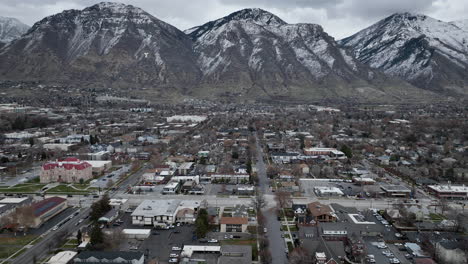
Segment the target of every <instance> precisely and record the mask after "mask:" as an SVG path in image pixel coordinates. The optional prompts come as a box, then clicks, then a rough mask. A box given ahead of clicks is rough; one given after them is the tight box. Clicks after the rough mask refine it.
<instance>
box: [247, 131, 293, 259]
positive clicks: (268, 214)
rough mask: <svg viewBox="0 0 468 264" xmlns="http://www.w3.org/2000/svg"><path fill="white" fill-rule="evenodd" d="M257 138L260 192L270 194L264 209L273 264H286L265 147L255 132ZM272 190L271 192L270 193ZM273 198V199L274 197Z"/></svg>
mask: <svg viewBox="0 0 468 264" xmlns="http://www.w3.org/2000/svg"><path fill="white" fill-rule="evenodd" d="M255 139H256V144H257V163H256V167H257V175H258V185H259V188H258V189H259V190H258V191H259V192H261V193H263V194H268V197H269V199H266V200H267V203H268V204H267V206H266V207H265V208H264V209H263V215H264V216H265V219H266V224H265V225H266V227H267V237H268V242H269V243H268V247H269V250H270V253H271V257H272V262H271V263H272V264H284V263H288V260H287V257H286V251H285V248H286V247H285V243H284V239H283V238H281V230H280V227H281V223H280V222H279V221H278V219H277V216H276V212H275V211H276V202H275V200H274V198H273V195H271V192H270V180H269V179H268V177H267V175H266V166H265V162H264V161H263V149H262V147H261V146H260V142H259V140H258V136H257V134H256V133H255ZM268 192H270V193H268ZM272 198H273V199H272Z"/></svg>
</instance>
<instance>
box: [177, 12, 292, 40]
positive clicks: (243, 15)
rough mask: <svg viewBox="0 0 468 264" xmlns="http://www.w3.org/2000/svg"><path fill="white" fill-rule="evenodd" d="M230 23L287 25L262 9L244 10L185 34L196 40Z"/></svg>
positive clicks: (194, 28)
mask: <svg viewBox="0 0 468 264" xmlns="http://www.w3.org/2000/svg"><path fill="white" fill-rule="evenodd" d="M231 22H239V23H247V24H255V25H258V26H281V25H286V24H287V23H286V22H284V21H283V20H282V19H281V18H279V17H277V16H275V15H273V14H272V13H270V12H268V11H265V10H263V9H260V8H246V9H242V10H239V11H236V12H234V13H231V14H229V15H227V16H225V17H223V18H220V19H217V20H214V21H210V22H208V23H206V24H204V25H201V26H198V27H193V28H190V29H187V30H185V33H186V34H187V35H189V36H190V37H191V38H192V39H197V38H198V37H200V36H201V35H203V34H205V33H206V32H208V31H211V30H215V29H218V28H220V27H222V26H224V25H226V24H229V23H231Z"/></svg>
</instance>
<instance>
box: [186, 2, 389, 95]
mask: <svg viewBox="0 0 468 264" xmlns="http://www.w3.org/2000/svg"><path fill="white" fill-rule="evenodd" d="M185 33H187V34H188V35H189V36H190V37H191V38H192V40H193V41H194V50H195V52H196V54H197V63H198V65H199V68H200V69H201V71H202V73H203V81H204V83H209V84H212V85H213V86H215V87H216V86H217V85H219V86H220V85H223V86H224V88H225V87H226V86H227V87H228V88H230V90H229V91H230V92H232V93H235V94H239V95H242V94H259V93H264V94H267V95H269V96H289V95H291V94H294V95H299V96H306V97H307V96H310V95H317V96H318V97H323V96H324V97H327V96H332V95H334V96H353V95H356V94H359V93H358V92H356V91H355V90H354V88H353V87H359V86H366V87H367V86H374V85H375V84H376V83H378V82H381V81H382V78H381V77H382V76H381V75H379V73H377V72H375V71H374V70H371V69H370V68H369V67H367V66H364V65H362V64H361V63H360V62H359V61H357V60H355V59H354V58H353V57H352V56H351V55H350V54H348V53H347V51H345V50H344V49H343V48H341V47H340V46H339V45H337V43H336V42H335V40H334V39H333V38H332V37H330V36H329V35H328V34H327V33H326V32H324V30H323V28H322V27H321V26H320V25H316V24H288V23H286V22H284V21H283V20H281V19H280V18H278V17H277V16H275V15H273V14H271V13H269V12H267V11H264V10H262V9H257V8H254V9H243V10H240V11H237V12H235V13H232V14H230V15H228V16H226V17H223V18H220V19H218V20H215V21H211V22H208V23H206V24H204V25H201V26H198V27H194V28H191V29H188V30H186V31H185ZM225 91H226V89H223V92H225ZM214 92H216V91H214ZM369 94H371V92H370V91H369Z"/></svg>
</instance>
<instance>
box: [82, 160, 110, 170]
mask: <svg viewBox="0 0 468 264" xmlns="http://www.w3.org/2000/svg"><path fill="white" fill-rule="evenodd" d="M83 161H85V162H88V163H89V164H91V166H92V167H93V168H99V167H103V166H105V165H107V164H112V161H110V160H83Z"/></svg>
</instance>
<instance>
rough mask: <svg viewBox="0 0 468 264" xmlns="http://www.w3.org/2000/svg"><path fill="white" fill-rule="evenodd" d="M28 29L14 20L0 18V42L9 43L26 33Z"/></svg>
mask: <svg viewBox="0 0 468 264" xmlns="http://www.w3.org/2000/svg"><path fill="white" fill-rule="evenodd" d="M28 29H29V26H28V25H26V24H24V23H22V22H21V21H19V20H18V19H16V18H12V17H0V42H3V43H8V42H11V41H13V40H15V39H17V38H19V37H20V36H21V35H23V34H24V33H26V32H27V31H28Z"/></svg>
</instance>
